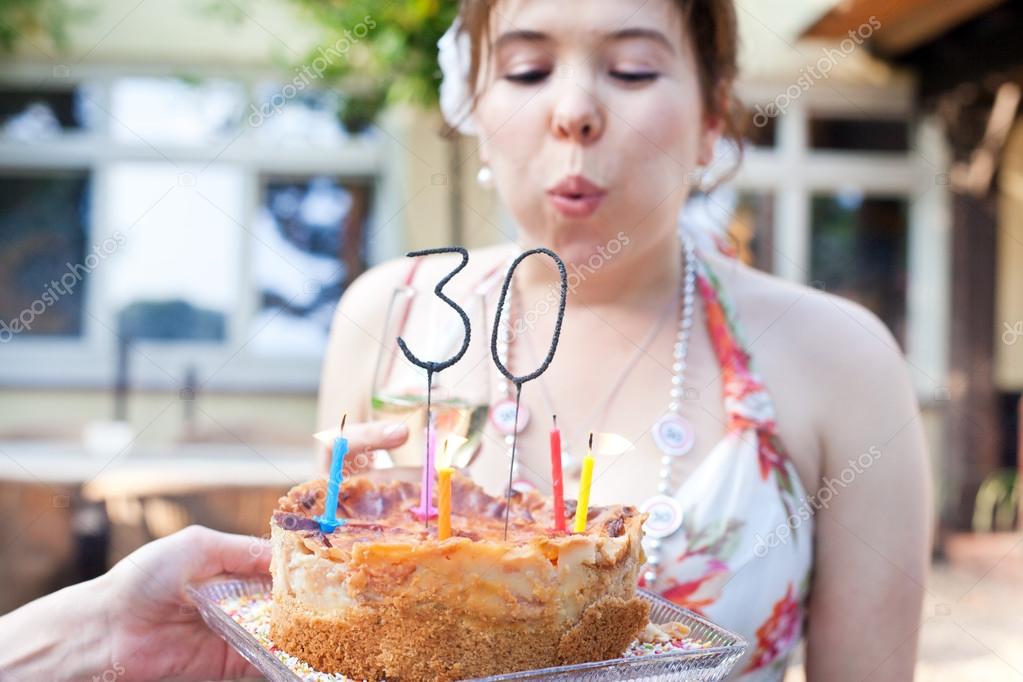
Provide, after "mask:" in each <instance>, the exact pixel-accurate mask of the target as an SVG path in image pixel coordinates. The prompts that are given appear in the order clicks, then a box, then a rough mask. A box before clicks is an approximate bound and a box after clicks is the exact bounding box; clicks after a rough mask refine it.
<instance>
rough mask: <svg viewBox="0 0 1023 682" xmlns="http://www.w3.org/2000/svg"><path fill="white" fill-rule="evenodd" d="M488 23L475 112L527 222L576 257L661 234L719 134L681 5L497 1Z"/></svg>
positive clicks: (500, 179) (502, 184) (504, 189)
mask: <svg viewBox="0 0 1023 682" xmlns="http://www.w3.org/2000/svg"><path fill="white" fill-rule="evenodd" d="M490 30H491V42H490V46H489V47H486V48H485V49H484V56H483V61H482V65H481V70H480V77H479V79H480V88H481V93H480V98H479V101H478V105H477V108H476V112H475V114H474V116H475V118H474V120H475V123H476V126H477V129H478V130H479V132H480V142H481V148H480V153H481V157H482V159H483V161H484V162H486V163H488V164H489V165H490V167H491V170H492V171H493V173H494V179H495V183H496V186H497V189H498V191H499V193H500V195H501V197H502V198H503V200H504V201H505V203H506V204H507V205H508V207H509V209H510V210H511V212H512V214H513V215H514V217H515V219H516V221H517V222H518V224H519V225H520V226H521V229H523V230H525V231H526V233H527V235H528V237H529V238H530V239H531V240H533V241H538V242H541V243H544V244H549V245H551V246H552V247H554V248H555V249H556V250H557V251H558V252H559V253H560V254H561V255H562V256H563V257H564V258H566V259H568V260H570V261H575V262H579V261H582V260H585V259H586V258H588V257H589V256H590V255H591V254H593V253H594V252H596V251H597V250H598V248H599V247H606V246H607V244H608V243H609V242H610V241H611V240H614V239H616V235H617V234H618V233H619V231H621V232H624V233H626V234H628V235H629V238H630V240H631V241H630V243H636V245H637V246H642V245H643V244H644V243H646V244H647V245H650V246H652V245H654V244H657V243H661V242H660V240H663V239H664V238H665V236H667V235H669V234H670V232H671V231H672V230H674V226H675V223H676V217H677V215H678V211H679V209H680V207H681V205H682V203H683V202H684V201H685V198H686V196H687V195H688V193H689V190H690V188H691V186H692V185H693V184H696V182H695V180H694V177H695V173H694V172H693V171H694V170H695V169H696V168H697V167H698V166H699V165H701V164H706V163H708V162H709V161H710V158H711V151H712V149H713V145H714V142H715V141H716V139H717V137H718V135H719V126H717V125H715V124H713V123H712V122H709V121H707V120H705V117H704V107H703V102H702V99H701V93H700V81H699V74H698V71H697V66H696V62H695V51H694V50H693V48H692V45H691V44H690V41H691V38H690V37H688V36H687V35H686V31H685V28H684V26H683V20H682V16H681V14H680V12H679V10H678V8H677V6H676V4H675V3H674V2H672V1H671V0H648V1H644V0H572V2H571V3H566V2H554V1H553V0H501V1H500V2H498V3H497V4H496V6H495V7H494V9H493V10H492V12H491V28H490ZM630 250H631V249H630ZM637 251H642V249H637Z"/></svg>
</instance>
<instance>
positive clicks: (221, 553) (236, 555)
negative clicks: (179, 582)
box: [175, 526, 270, 582]
mask: <svg viewBox="0 0 1023 682" xmlns="http://www.w3.org/2000/svg"><path fill="white" fill-rule="evenodd" d="M175 535H178V536H180V538H179V539H180V541H181V543H182V544H183V545H185V547H184V551H186V552H194V553H195V554H194V556H195V557H196V559H197V561H196V562H195V563H193V564H192V575H188V576H184V578H185V580H186V581H187V582H193V581H199V580H205V579H206V578H212V577H213V576H216V575H220V574H221V573H234V574H238V575H254V574H266V573H268V572H269V571H270V543H269V542H268V541H267V540H264V539H262V538H257V537H253V536H250V535H234V534H232V533H221V532H220V531H216V530H211V529H209V528H205V527H203V526H189V527H188V528H185V529H184V530H182V531H179V532H178V533H176V534H175Z"/></svg>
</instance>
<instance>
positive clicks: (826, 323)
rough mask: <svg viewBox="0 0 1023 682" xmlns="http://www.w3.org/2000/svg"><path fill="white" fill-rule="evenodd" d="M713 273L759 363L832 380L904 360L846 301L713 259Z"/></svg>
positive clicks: (878, 326)
mask: <svg viewBox="0 0 1023 682" xmlns="http://www.w3.org/2000/svg"><path fill="white" fill-rule="evenodd" d="M710 265H711V268H712V269H713V270H714V272H715V273H716V275H717V276H718V278H719V279H720V280H721V282H722V285H723V287H724V289H725V290H726V291H727V293H728V295H729V296H730V297H731V298H732V300H733V301H734V302H735V306H736V309H737V316H738V318H739V320H740V325H741V327H742V331H743V334H744V336H745V339H746V341H747V343H748V345H749V346H750V350H751V352H752V354H753V355H754V357H755V358H756V359H757V361H758V363H759V362H760V361H761V360H763V361H764V362H766V361H767V360H768V358H767V357H764V356H765V355H767V356H769V357H770V358H775V357H781V358H785V357H788V358H790V359H791V360H792V361H794V362H797V363H798V365H799V366H800V367H801V368H803V370H804V371H811V372H814V371H823V372H827V375H828V376H831V377H834V378H836V379H838V378H842V379H851V378H855V377H856V376H863V375H865V374H879V373H880V374H883V373H885V372H889V371H891V370H892V369H893V368H896V367H904V365H905V361H904V358H903V353H902V350H901V348H900V347H899V344H898V342H897V341H896V340H895V337H894V336H892V333H891V332H890V331H889V329H888V327H886V326H885V324H884V323H883V322H882V321H881V320H880V319H879V318H878V317H877V316H876V315H875V314H874V313H872V312H871V311H869V310H867V309H866V308H865V307H863V306H862V305H860V304H858V303H856V302H854V301H850V300H849V299H846V298H842V297H840V296H835V295H834V294H829V293H827V292H826V291H822V290H820V289H817V288H814V287H809V286H806V285H803V284H796V283H793V282H789V281H787V280H783V279H781V278H779V277H776V276H774V275H769V274H766V273H764V272H761V271H759V270H755V269H753V268H750V267H748V266H746V265H744V264H742V263H740V262H738V261H736V260H734V259H730V258H725V257H720V256H713V257H711V259H710Z"/></svg>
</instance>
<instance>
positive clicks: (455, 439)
mask: <svg viewBox="0 0 1023 682" xmlns="http://www.w3.org/2000/svg"><path fill="white" fill-rule="evenodd" d="M468 441H469V439H468V438H462V437H461V436H456V435H454V434H449V435H447V436H444V442H443V445H442V446H441V451H440V455H439V456H435V458H434V466H436V467H437V468H438V469H440V468H442V467H449V466H451V465H452V461H453V460H454V457H455V453H456V452H458V449H459V448H460V447H462V446H463V445H464V444H465V443H467V442H468Z"/></svg>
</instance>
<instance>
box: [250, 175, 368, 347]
mask: <svg viewBox="0 0 1023 682" xmlns="http://www.w3.org/2000/svg"><path fill="white" fill-rule="evenodd" d="M370 197H371V189H370V187H369V185H368V184H366V183H365V181H343V180H339V179H337V178H331V177H325V176H319V177H312V178H267V179H266V180H265V184H264V190H263V206H262V208H261V210H260V212H259V215H258V216H257V218H256V223H255V225H254V232H255V236H256V239H254V240H253V243H252V271H253V280H254V285H255V286H256V288H257V291H258V295H259V300H260V304H259V310H258V311H257V314H256V317H255V319H254V320H253V321H252V326H253V330H260V331H259V334H257V335H256V336H255V337H254V338H253V340H252V343H251V348H252V350H254V351H256V352H261V353H266V354H286V355H295V354H303V355H319V354H322V353H323V349H324V348H325V347H326V344H327V335H328V331H329V328H330V321H331V318H332V316H333V314H334V308H335V306H336V305H337V302H338V299H339V298H340V296H341V293H342V291H343V290H344V286H345V285H346V283H348V282H350V281H351V280H352V279H353V278H354V277H355V276H357V275H358V274H359V273H360V272H362V271H363V270H364V269H365V267H366V263H365V257H364V253H365V249H364V239H365V225H366V222H367V220H368V218H369V204H370Z"/></svg>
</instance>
